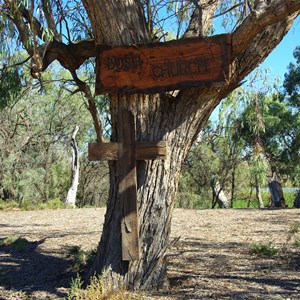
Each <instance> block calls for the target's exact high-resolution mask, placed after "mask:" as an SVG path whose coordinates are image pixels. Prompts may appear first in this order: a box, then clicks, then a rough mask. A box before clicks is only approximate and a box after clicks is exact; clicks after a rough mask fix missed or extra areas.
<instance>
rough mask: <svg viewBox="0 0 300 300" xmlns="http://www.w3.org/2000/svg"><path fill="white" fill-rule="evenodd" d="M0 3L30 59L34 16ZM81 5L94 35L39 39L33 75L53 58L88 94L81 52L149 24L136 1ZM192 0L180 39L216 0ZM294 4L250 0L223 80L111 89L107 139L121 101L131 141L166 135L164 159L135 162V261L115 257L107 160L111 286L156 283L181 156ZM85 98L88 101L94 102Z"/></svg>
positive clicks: (282, 28) (288, 18)
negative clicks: (153, 89)
mask: <svg viewBox="0 0 300 300" xmlns="http://www.w3.org/2000/svg"><path fill="white" fill-rule="evenodd" d="M4 2H5V5H6V6H8V8H9V11H7V14H10V18H11V20H12V22H14V24H15V25H16V27H17V29H18V31H19V33H20V35H19V36H20V39H21V40H22V42H23V43H24V46H25V47H27V48H26V50H27V51H28V53H30V55H32V56H33V57H35V56H36V55H35V54H36V53H35V52H34V51H33V49H31V48H30V44H29V43H27V40H28V38H29V37H30V34H29V33H28V30H27V28H28V23H29V24H31V23H34V24H32V25H33V26H32V27H33V28H35V30H36V35H37V36H38V37H39V38H40V39H41V40H42V39H43V34H42V31H43V27H42V26H38V24H37V22H38V20H37V19H33V18H28V13H30V12H28V11H26V9H22V10H20V6H18V4H17V1H8V0H4ZM49 3H50V2H49ZM82 3H83V4H84V6H85V9H86V11H87V13H88V16H89V19H90V22H91V26H92V31H93V34H94V37H95V41H82V42H79V43H70V44H69V45H65V44H63V43H62V42H61V41H60V40H59V36H58V38H57V39H56V40H55V41H53V42H51V43H45V44H44V47H41V48H40V50H41V51H40V53H41V54H42V55H40V56H41V57H40V58H39V57H38V58H37V59H36V62H37V63H36V64H35V65H34V67H33V70H32V74H33V75H36V74H38V73H39V72H41V71H43V70H45V69H46V68H47V66H48V65H49V64H50V63H51V62H52V61H54V60H55V59H57V60H58V61H59V62H60V63H61V65H62V66H63V67H65V68H66V69H68V70H69V71H70V72H71V74H72V76H73V78H74V80H75V82H76V83H77V86H78V87H79V90H80V91H82V92H84V93H85V95H86V97H87V98H88V99H90V98H89V97H90V95H91V93H90V90H89V89H88V87H87V85H86V84H85V83H83V82H81V81H80V80H79V79H78V77H77V75H76V70H77V69H78V68H79V66H80V65H81V64H82V62H83V61H84V60H85V59H86V58H88V57H90V56H94V55H95V47H94V45H95V44H96V45H97V44H103V43H106V44H112V45H129V44H138V43H147V42H149V41H150V33H149V32H148V31H147V29H148V28H151V24H150V26H149V24H146V21H145V16H144V11H143V7H142V4H141V3H142V1H138V0H122V1H121V0H111V1H107V0H82ZM13 4H15V5H13ZM198 4H199V5H198V6H197V7H198V8H197V9H196V10H195V12H194V14H193V15H192V18H191V21H190V25H189V27H188V29H187V31H186V34H185V35H184V37H192V36H200V35H202V33H205V32H207V29H208V27H209V25H210V23H211V20H212V16H213V14H214V11H215V9H216V7H217V6H218V5H219V4H220V1H218V0H214V1H208V0H201V1H198ZM299 10H300V2H299V1H295V0H270V1H265V0H256V1H254V4H253V5H252V10H251V12H250V14H249V15H248V16H247V17H246V18H245V20H244V21H243V22H242V23H241V24H240V26H238V27H237V28H236V30H235V31H234V32H233V34H232V49H231V50H232V51H231V52H232V53H231V61H230V69H231V74H230V76H229V77H228V78H227V82H226V83H225V84H223V85H213V86H211V87H202V88H201V87H199V88H191V89H186V90H181V91H177V92H176V93H165V94H152V95H142V94H136V95H131V96H122V95H116V94H115V95H110V102H111V115H112V141H114V142H115V141H117V138H118V132H117V130H116V128H117V127H116V120H117V111H118V107H120V106H121V107H124V106H126V107H127V108H128V109H130V110H131V111H132V113H133V114H134V115H135V125H136V140H137V141H160V140H165V141H166V142H167V145H168V157H167V159H166V160H165V161H146V162H145V161H141V162H138V167H137V175H138V212H139V223H140V247H141V249H140V253H141V259H139V260H136V261H132V262H123V261H122V259H121V258H122V256H121V230H120V223H121V222H120V221H121V215H122V212H121V207H120V201H119V200H120V199H119V195H118V193H117V191H118V184H119V182H118V181H117V176H116V175H117V171H116V163H111V164H110V181H111V188H110V197H109V201H108V205H107V213H106V217H105V224H104V228H103V234H102V237H101V241H100V244H99V247H98V251H97V257H96V262H95V270H96V271H97V272H98V273H101V272H102V271H103V270H105V269H106V270H108V273H107V274H109V276H110V277H111V279H112V281H113V282H114V284H115V285H116V286H117V285H119V284H121V285H122V286H124V284H125V285H126V286H127V287H129V288H133V289H137V288H140V289H150V288H152V287H155V288H157V287H158V286H159V285H161V284H162V283H163V281H164V278H165V270H166V259H165V253H166V251H167V249H168V246H169V243H170V242H169V235H170V224H171V216H172V209H173V203H174V197H175V194H176V191H177V186H178V178H179V173H180V169H181V165H182V163H183V161H184V158H185V157H186V155H187V153H188V151H189V148H190V146H191V144H192V143H193V141H194V140H195V138H196V137H197V135H198V133H199V131H200V130H201V129H202V128H203V126H204V125H205V123H206V122H207V119H208V118H209V116H210V114H211V112H212V111H213V109H214V108H215V107H216V106H217V105H218V103H219V102H220V101H221V100H222V99H223V98H224V97H226V96H227V95H228V94H229V93H230V92H231V91H232V90H234V89H235V88H236V87H238V86H239V85H240V83H241V81H242V80H243V79H244V78H245V76H247V75H248V74H249V73H250V72H251V71H252V70H253V69H254V68H255V67H256V66H257V65H258V64H259V63H261V62H262V61H263V60H264V59H265V58H266V57H267V55H268V54H269V53H270V52H271V51H272V49H274V48H275V46H276V45H277V44H278V43H279V42H280V41H281V39H282V38H283V36H284V35H285V34H286V32H287V31H288V30H289V28H290V27H291V25H292V23H293V20H294V19H295V18H296V16H297V15H298V14H299ZM0 11H1V7H0ZM46 14H49V12H46ZM24 20H25V21H24ZM48 23H49V24H48V27H49V28H50V29H51V30H53V32H55V33H57V31H56V30H55V28H52V27H54V25H53V24H52V23H53V22H48ZM51 24H52V25H51ZM147 25H148V26H147ZM92 102H93V101H91V103H90V102H89V104H93V103H92ZM90 109H91V114H92V112H93V113H94V115H93V114H92V116H93V120H94V123H95V124H96V123H99V119H97V114H96V110H95V107H93V105H91V106H90ZM96 125H97V124H96ZM98 125H99V126H98V127H97V126H95V128H96V130H97V128H98V131H97V133H98V140H99V141H101V124H98Z"/></svg>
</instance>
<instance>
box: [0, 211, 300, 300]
mask: <svg viewBox="0 0 300 300" xmlns="http://www.w3.org/2000/svg"><path fill="white" fill-rule="evenodd" d="M104 213H105V210H104V209H75V210H45V211H29V212H23V211H9V212H4V211H0V243H1V241H3V240H4V239H6V238H7V237H21V238H24V239H26V240H25V244H24V243H23V245H22V247H21V248H19V249H16V247H14V248H12V247H0V300H3V299H5V300H7V299H32V300H33V299H37V300H39V299H41V300H42V299H49V300H53V299H63V298H64V297H66V295H67V293H68V288H69V287H70V278H71V277H72V276H75V272H74V267H73V264H74V262H73V260H72V259H71V258H70V257H68V252H69V249H70V248H72V247H73V246H78V247H81V249H82V250H84V251H91V250H94V249H95V248H96V247H97V243H98V241H99V237H100V234H101V228H102V223H103V219H104ZM299 213H300V211H299V210H296V209H293V210H292V209H286V210H251V209H250V210H198V211H196V210H183V209H177V210H175V211H174V216H173V224H172V239H174V238H178V237H180V239H179V240H178V242H177V243H176V244H175V245H174V246H173V247H172V248H171V249H170V250H169V253H168V256H169V262H170V263H169V267H168V277H169V279H170V290H168V291H159V292H158V293H155V294H152V295H151V296H150V299H151V298H155V299H300V248H299V247H296V246H295V245H294V242H295V240H297V239H298V241H299V242H300V233H296V234H293V235H291V234H289V231H290V230H291V228H293V227H295V226H294V225H295V224H300V214H299ZM269 242H270V243H272V245H273V246H274V247H276V248H277V249H279V253H278V254H277V255H275V256H272V257H271V258H267V257H261V256H258V255H251V254H250V248H251V245H252V244H253V243H264V244H267V243H269Z"/></svg>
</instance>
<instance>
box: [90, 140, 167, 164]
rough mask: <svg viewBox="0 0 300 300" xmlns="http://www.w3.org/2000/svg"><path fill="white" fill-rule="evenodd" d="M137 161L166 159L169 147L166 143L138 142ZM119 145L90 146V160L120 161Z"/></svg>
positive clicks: (99, 144) (97, 144)
mask: <svg viewBox="0 0 300 300" xmlns="http://www.w3.org/2000/svg"><path fill="white" fill-rule="evenodd" d="M135 147H136V150H135V151H136V160H154V159H162V160H163V159H165V158H166V155H167V145H166V142H165V141H159V142H136V143H135ZM118 159H119V144H118V143H95V144H89V160H91V161H97V160H118Z"/></svg>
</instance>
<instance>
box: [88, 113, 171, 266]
mask: <svg viewBox="0 0 300 300" xmlns="http://www.w3.org/2000/svg"><path fill="white" fill-rule="evenodd" d="M117 130H118V143H98V144H89V160H92V161H95V160H116V161H117V172H118V179H119V189H118V192H119V195H120V200H121V201H122V206H123V216H122V221H121V231H122V259H123V260H124V261H131V260H137V259H139V256H140V251H139V250H140V247H139V225H138V215H137V178H136V161H137V160H153V159H165V157H166V152H167V151H166V149H167V148H166V142H164V141H159V142H136V141H135V122H134V115H133V114H132V112H131V111H129V110H127V109H122V110H120V111H119V112H118V122H117Z"/></svg>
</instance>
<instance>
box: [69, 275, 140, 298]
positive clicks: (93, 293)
mask: <svg viewBox="0 0 300 300" xmlns="http://www.w3.org/2000/svg"><path fill="white" fill-rule="evenodd" d="M82 286H83V282H82V280H81V278H80V276H79V275H77V277H76V278H75V279H74V278H73V279H72V281H71V292H70V294H69V295H68V298H67V300H73V299H76V300H104V299H110V300H140V299H142V298H143V297H142V295H141V294H140V293H134V292H129V291H126V290H125V289H121V290H118V291H115V290H114V289H113V287H112V283H111V282H110V281H109V280H108V278H107V275H106V274H103V275H102V276H95V275H94V276H92V277H91V278H90V283H89V285H87V287H86V288H85V289H83V288H82Z"/></svg>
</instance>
